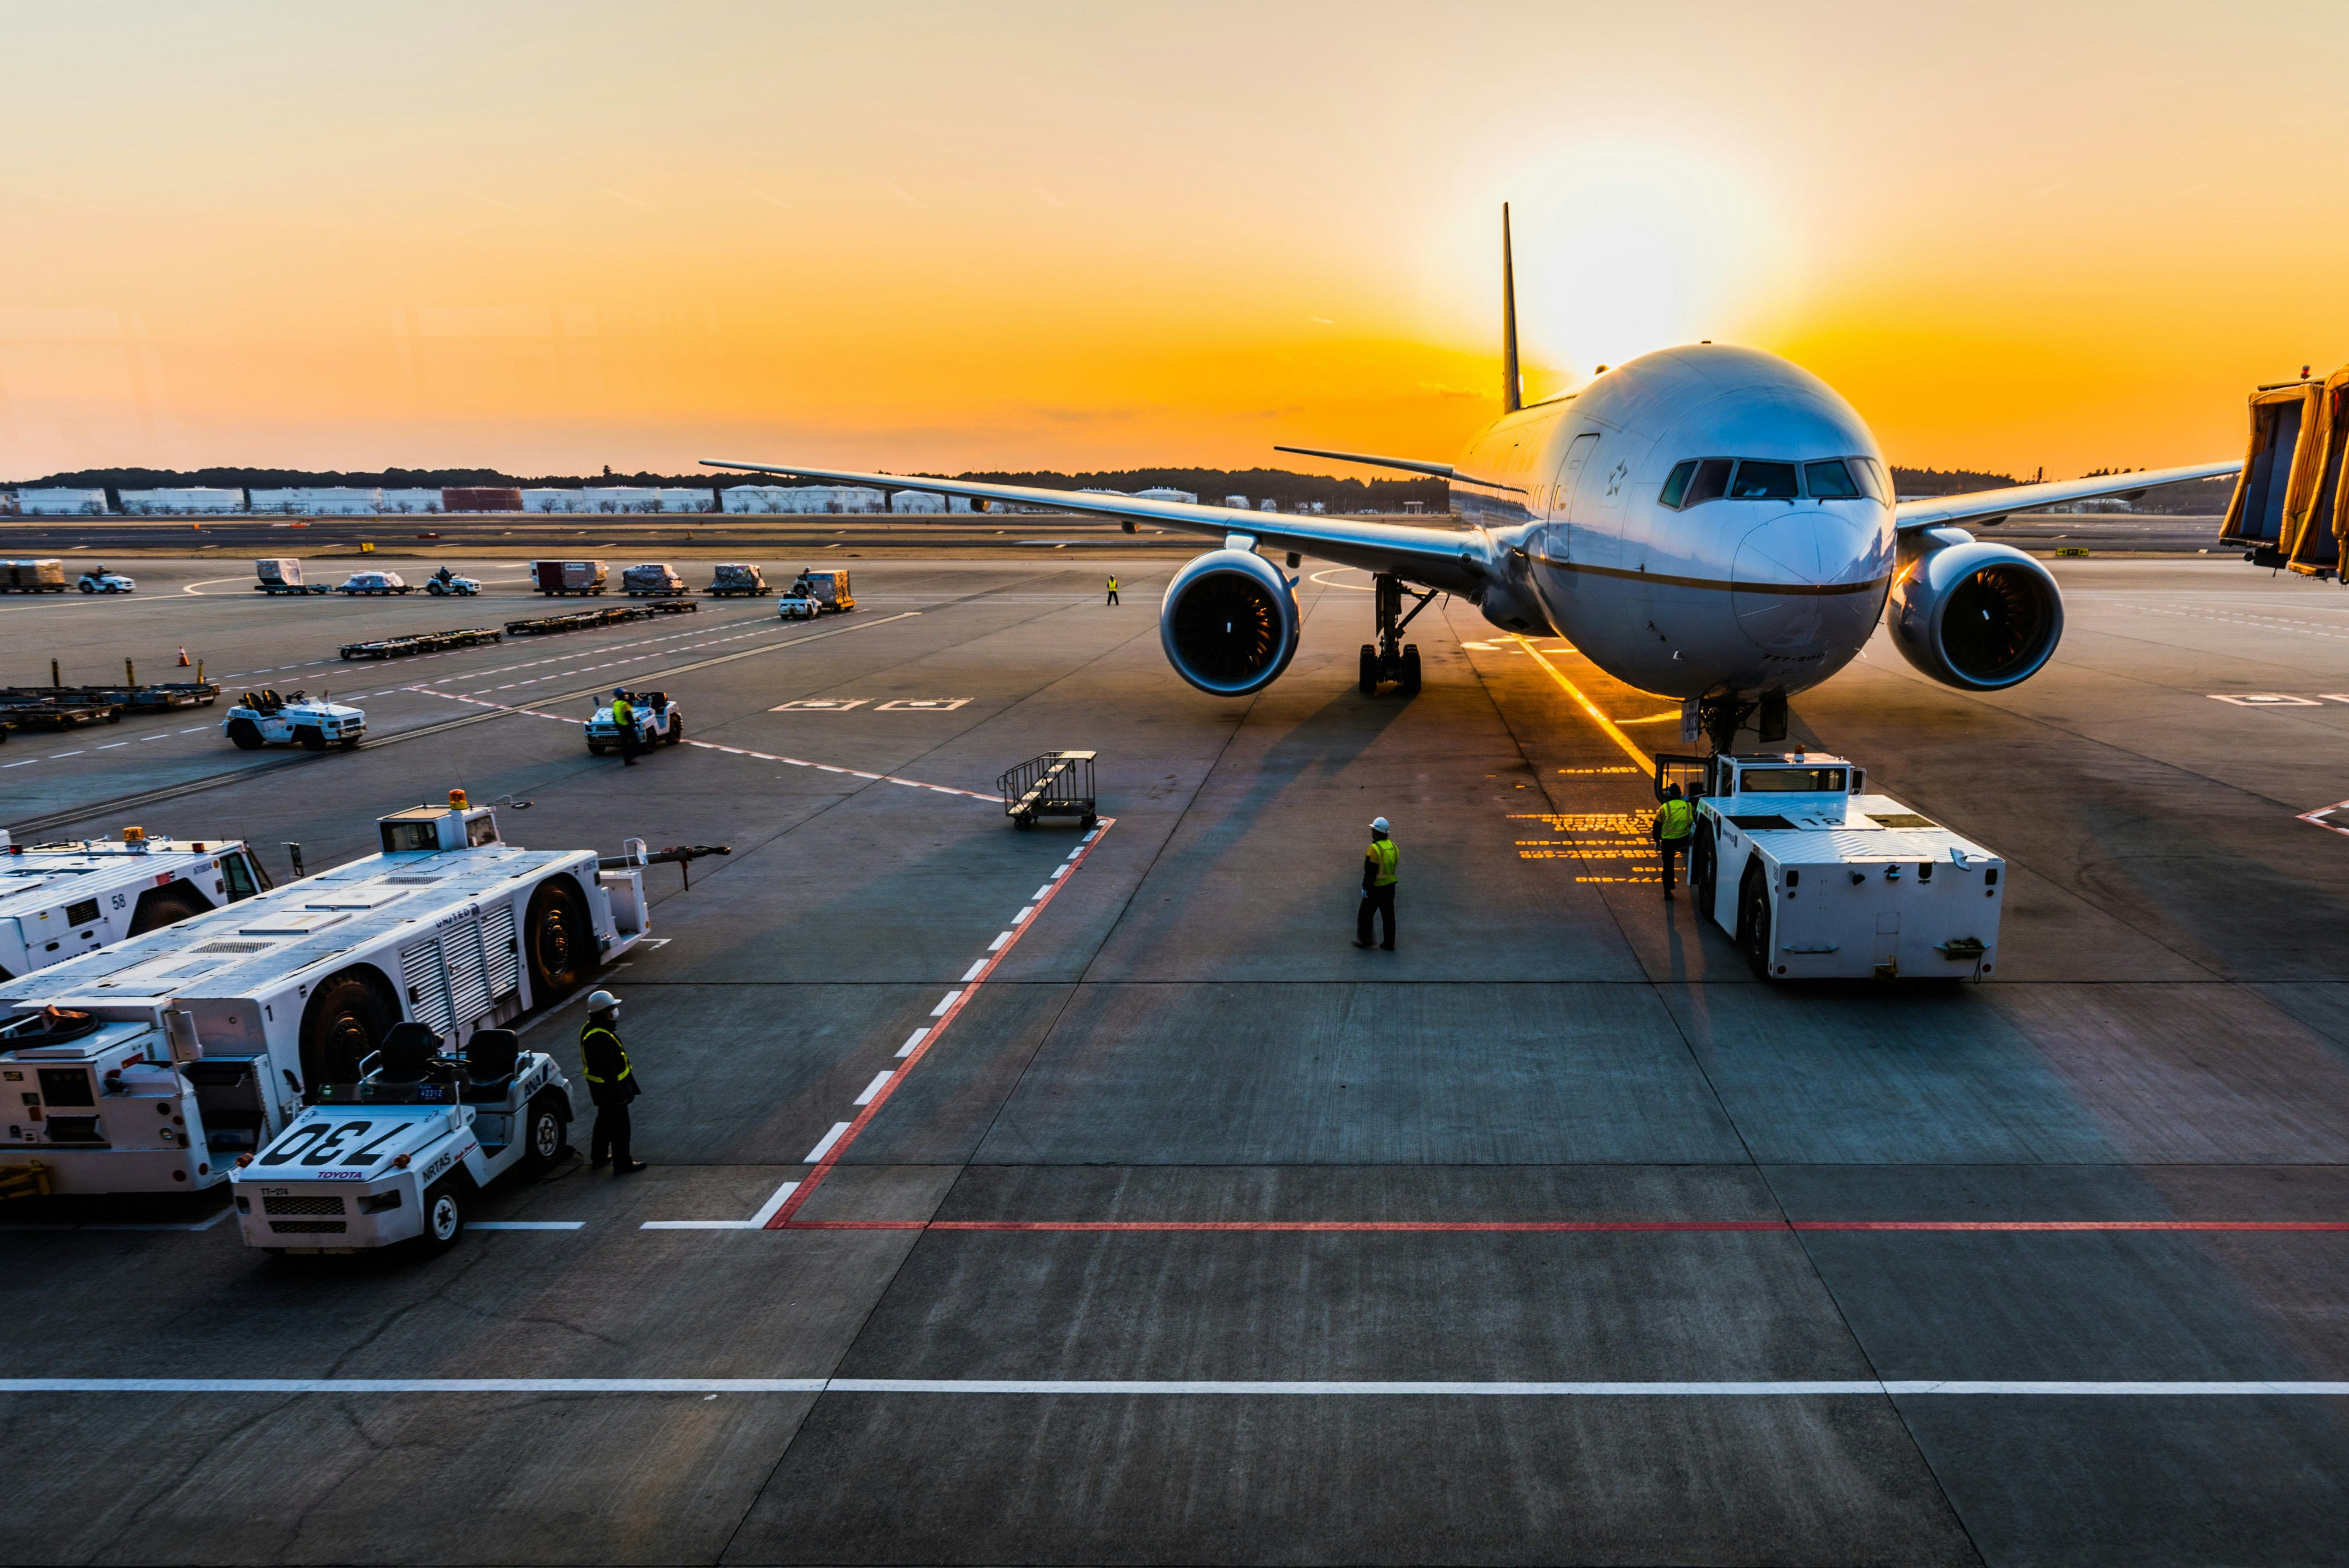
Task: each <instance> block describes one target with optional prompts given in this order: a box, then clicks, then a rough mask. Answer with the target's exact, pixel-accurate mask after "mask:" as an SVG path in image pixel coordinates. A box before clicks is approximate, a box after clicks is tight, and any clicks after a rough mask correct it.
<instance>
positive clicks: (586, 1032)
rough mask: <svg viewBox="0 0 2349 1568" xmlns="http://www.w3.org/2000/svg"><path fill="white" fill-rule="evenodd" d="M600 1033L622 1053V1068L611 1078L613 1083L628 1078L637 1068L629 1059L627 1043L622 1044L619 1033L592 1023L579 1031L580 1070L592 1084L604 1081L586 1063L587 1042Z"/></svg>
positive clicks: (614, 1048)
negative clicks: (599, 1027) (597, 1026)
mask: <svg viewBox="0 0 2349 1568" xmlns="http://www.w3.org/2000/svg"><path fill="white" fill-rule="evenodd" d="M598 1034H601V1035H602V1036H603V1037H604V1038H605V1039H606V1040H609V1041H610V1042H611V1043H612V1049H613V1050H615V1051H617V1052H618V1053H619V1054H620V1070H619V1071H618V1072H616V1073H615V1074H613V1075H612V1080H611V1081H612V1082H613V1083H618V1082H620V1081H621V1080H622V1079H624V1078H626V1076H627V1075H629V1074H630V1073H631V1072H632V1071H634V1070H635V1069H634V1068H633V1067H632V1066H631V1064H629V1061H628V1048H627V1047H626V1045H623V1044H620V1037H619V1036H618V1035H617V1034H615V1033H612V1032H611V1031H610V1030H608V1029H598V1028H596V1027H595V1026H594V1025H592V1024H591V1025H589V1026H588V1027H587V1028H585V1029H582V1030H581V1031H580V1032H579V1045H580V1065H579V1071H580V1073H581V1075H583V1076H585V1078H586V1080H587V1081H588V1082H589V1083H591V1084H600V1083H602V1082H604V1080H603V1079H602V1078H599V1077H597V1076H596V1075H595V1074H594V1073H592V1072H589V1071H588V1069H587V1064H586V1046H587V1042H588V1041H590V1040H592V1039H594V1038H595V1036H596V1035H598Z"/></svg>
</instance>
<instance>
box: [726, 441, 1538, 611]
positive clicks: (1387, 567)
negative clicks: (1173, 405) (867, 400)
mask: <svg viewBox="0 0 2349 1568" xmlns="http://www.w3.org/2000/svg"><path fill="white" fill-rule="evenodd" d="M701 465H702V466H703V467H704V468H729V469H740V470H743V471H744V472H750V473H781V474H789V475H792V476H793V477H795V478H800V479H812V480H818V481H822V482H823V483H828V484H861V485H869V486H871V487H872V488H873V489H875V490H919V491H923V492H926V493H929V494H932V495H962V496H968V498H970V499H971V500H974V501H999V502H1004V503H1007V504H1010V505H1015V506H1035V507H1040V508H1043V509H1046V510H1049V511H1052V512H1076V513H1081V514H1084V515H1087V516H1092V517H1114V518H1116V519H1118V520H1119V521H1120V522H1123V523H1127V524H1143V523H1149V524H1156V525H1157V526H1159V527H1162V528H1179V529H1182V530H1183V531H1184V532H1185V533H1188V534H1202V535H1209V536H1211V537H1218V538H1220V537H1223V536H1226V535H1234V534H1238V535H1247V537H1249V538H1251V539H1254V540H1256V541H1257V543H1259V544H1262V545H1268V546H1269V547H1270V548H1272V549H1275V550H1294V551H1297V552H1299V553H1300V554H1306V555H1313V556H1320V557H1321V558H1322V559H1324V560H1328V561H1336V562H1339V563H1340V564H1341V565H1343V566H1359V567H1361V569H1362V570H1364V571H1366V572H1389V573H1392V574H1393V575H1394V576H1398V577H1402V578H1404V579H1406V580H1407V581H1410V582H1414V583H1418V584H1421V585H1423V587H1431V588H1441V589H1443V590H1444V592H1446V593H1452V594H1459V595H1462V596H1464V597H1474V596H1475V592H1476V589H1477V587H1478V586H1479V585H1480V584H1482V583H1483V582H1484V581H1485V579H1486V578H1487V577H1488V576H1496V575H1498V573H1499V569H1500V563H1498V562H1497V561H1495V560H1493V559H1491V558H1490V552H1491V551H1492V550H1493V548H1494V546H1493V545H1492V544H1491V543H1490V541H1489V540H1488V538H1487V536H1486V535H1484V534H1481V533H1478V532H1475V531H1474V530H1472V529H1466V528H1423V527H1414V526H1412V525H1410V524H1399V523H1374V522H1372V521H1371V520H1370V519H1369V518H1366V517H1306V516H1298V515H1295V514H1286V513H1278V512H1241V511H1237V510H1235V509H1234V508H1231V507H1228V506H1200V505H1195V504H1189V503H1185V502H1180V501H1144V500H1143V499H1142V498H1141V497H1139V496H1134V495H1103V494H1098V493H1092V492H1088V491H1076V490H1042V489H1038V488H1035V487H1033V486H1030V485H1024V484H978V483H971V482H969V481H968V480H960V479H925V478H920V477H917V476H913V475H907V474H903V473H857V472H851V471H849V470H846V469H837V468H809V467H805V466H803V465H802V464H798V463H776V462H730V461H727V460H725V459H721V458H714V457H705V458H703V459H702V460H701Z"/></svg>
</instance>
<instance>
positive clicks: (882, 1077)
mask: <svg viewBox="0 0 2349 1568" xmlns="http://www.w3.org/2000/svg"><path fill="white" fill-rule="evenodd" d="M895 1076H896V1074H895V1072H888V1073H875V1074H874V1075H873V1081H872V1082H871V1083H869V1084H867V1085H864V1093H863V1094H861V1095H859V1096H856V1099H855V1102H854V1103H855V1104H857V1105H860V1106H869V1105H871V1104H872V1103H873V1096H875V1095H877V1094H879V1093H880V1092H881V1091H882V1090H884V1089H885V1088H887V1087H888V1086H889V1080H890V1079H892V1078H894V1077H895Z"/></svg>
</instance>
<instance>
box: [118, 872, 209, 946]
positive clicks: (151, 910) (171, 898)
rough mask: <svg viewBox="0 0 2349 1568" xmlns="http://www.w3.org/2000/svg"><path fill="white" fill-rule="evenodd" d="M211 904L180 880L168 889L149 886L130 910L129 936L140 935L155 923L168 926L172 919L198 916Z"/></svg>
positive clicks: (150, 928)
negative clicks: (136, 905)
mask: <svg viewBox="0 0 2349 1568" xmlns="http://www.w3.org/2000/svg"><path fill="white" fill-rule="evenodd" d="M211 908H212V906H211V905H210V904H208V903H206V902H204V896H203V895H202V894H201V893H199V892H197V891H196V890H195V889H194V888H190V887H188V886H186V885H185V884H184V883H175V884H173V885H172V886H171V887H169V888H148V889H147V891H145V892H144V893H141V894H140V895H139V907H138V908H137V909H133V910H132V911H131V912H130V930H129V935H131V936H134V937H137V936H144V935H145V934H146V933H147V932H149V931H151V930H153V929H155V928H156V927H158V926H168V925H170V924H171V923H172V922H173V921H174V920H184V919H188V918H189V917H191V916H192V915H201V914H202V913H203V912H204V911H205V910H206V909H211Z"/></svg>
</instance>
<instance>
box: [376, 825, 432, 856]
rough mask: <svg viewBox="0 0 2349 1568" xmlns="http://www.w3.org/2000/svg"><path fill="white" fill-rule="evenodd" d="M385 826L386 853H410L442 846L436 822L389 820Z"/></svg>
mask: <svg viewBox="0 0 2349 1568" xmlns="http://www.w3.org/2000/svg"><path fill="white" fill-rule="evenodd" d="M382 826H383V852H384V853H385V854H386V855H408V854H413V853H415V852H416V851H418V850H425V851H430V850H435V849H438V848H440V825H439V824H438V823H434V822H387V823H385V824H383V825H382Z"/></svg>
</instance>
